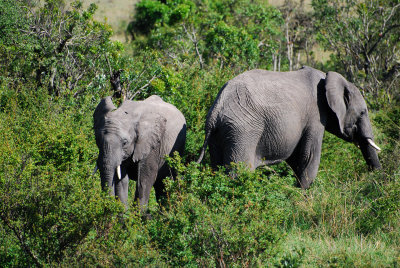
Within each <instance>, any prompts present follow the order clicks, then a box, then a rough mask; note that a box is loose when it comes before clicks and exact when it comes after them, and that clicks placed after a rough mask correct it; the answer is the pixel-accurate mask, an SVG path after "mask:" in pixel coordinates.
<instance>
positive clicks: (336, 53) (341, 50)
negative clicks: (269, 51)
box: [312, 0, 400, 101]
mask: <svg viewBox="0 0 400 268" xmlns="http://www.w3.org/2000/svg"><path fill="white" fill-rule="evenodd" d="M312 6H313V8H314V15H313V16H314V19H315V24H316V27H317V31H318V40H319V42H320V44H321V45H322V46H324V47H325V48H326V49H329V50H331V51H333V54H332V61H333V62H334V64H335V66H336V68H337V69H338V70H339V71H341V72H344V73H345V75H346V76H347V77H348V78H349V79H350V80H352V81H354V82H356V84H358V85H359V86H361V87H362V88H363V89H364V90H365V91H366V92H368V93H371V94H373V96H374V97H375V98H376V97H378V93H380V92H383V93H384V94H383V95H384V96H385V99H386V100H388V101H391V100H392V99H393V97H394V95H398V94H399V91H398V88H399V76H400V63H399V61H400V54H399V49H400V38H399V37H400V23H399V21H400V3H399V2H398V1H393V0H382V1H365V0H331V1H327V0H313V1H312ZM381 96H382V95H381Z"/></svg>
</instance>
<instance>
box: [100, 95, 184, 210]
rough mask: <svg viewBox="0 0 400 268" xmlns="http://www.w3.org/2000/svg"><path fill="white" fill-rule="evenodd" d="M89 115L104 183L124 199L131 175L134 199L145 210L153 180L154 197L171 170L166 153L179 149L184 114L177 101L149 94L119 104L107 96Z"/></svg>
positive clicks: (181, 145)
mask: <svg viewBox="0 0 400 268" xmlns="http://www.w3.org/2000/svg"><path fill="white" fill-rule="evenodd" d="M93 118H94V130H95V135H96V143H97V146H98V147H99V157H98V159H97V167H98V169H99V170H100V177H101V185H102V187H103V189H108V190H109V192H110V194H111V195H115V196H117V197H118V198H119V199H120V200H121V201H122V202H123V203H124V204H125V205H126V204H127V198H128V184H129V179H134V180H137V184H136V191H135V200H139V204H140V208H141V210H142V211H145V210H146V208H147V204H148V201H149V195H150V190H151V187H152V186H154V189H155V193H156V198H157V200H158V201H159V199H160V197H161V196H163V194H164V186H163V183H162V180H163V179H164V178H165V177H166V176H169V175H170V172H169V168H168V167H167V164H166V163H165V160H164V156H165V155H172V153H173V152H174V151H178V152H179V153H180V154H182V153H183V150H184V147H185V139H186V121H185V118H184V116H183V115H182V113H181V112H180V111H179V110H178V109H176V108H175V106H173V105H171V104H169V103H166V102H164V101H163V100H162V99H161V98H160V97H158V96H151V97H149V98H147V99H146V100H144V101H129V100H127V101H125V102H123V103H122V105H121V106H120V107H119V108H118V109H117V108H116V107H115V106H114V104H113V103H112V101H111V97H107V98H104V99H102V100H101V102H100V103H99V105H98V106H97V108H96V110H95V112H94V114H93ZM118 167H120V174H121V177H120V179H119V178H118V171H117V169H118Z"/></svg>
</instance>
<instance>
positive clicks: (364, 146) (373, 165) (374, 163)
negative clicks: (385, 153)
mask: <svg viewBox="0 0 400 268" xmlns="http://www.w3.org/2000/svg"><path fill="white" fill-rule="evenodd" d="M371 141H372V140H371ZM359 145H360V149H361V152H362V154H363V156H364V159H365V162H367V165H368V167H369V168H370V169H380V168H381V163H380V162H379V158H378V153H377V148H375V146H376V145H375V143H373V144H371V143H370V142H369V139H366V140H364V141H362V142H360V144H359ZM374 145H375V146H374ZM376 147H377V146H376ZM378 148H379V147H378Z"/></svg>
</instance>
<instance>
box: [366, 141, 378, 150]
mask: <svg viewBox="0 0 400 268" xmlns="http://www.w3.org/2000/svg"><path fill="white" fill-rule="evenodd" d="M367 141H368V143H369V144H370V145H371V146H372V147H374V148H375V150H377V151H380V150H381V148H379V147H378V145H376V144H375V142H374V141H373V140H371V139H367Z"/></svg>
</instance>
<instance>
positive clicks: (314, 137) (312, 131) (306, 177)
mask: <svg viewBox="0 0 400 268" xmlns="http://www.w3.org/2000/svg"><path fill="white" fill-rule="evenodd" d="M323 132H324V129H323V127H320V126H318V127H315V128H309V129H308V130H307V131H305V134H304V135H303V137H302V138H301V140H300V142H299V144H298V145H297V148H296V149H295V151H294V152H293V154H292V155H291V156H290V157H289V158H288V159H287V160H286V162H287V163H288V164H289V165H290V166H291V168H292V169H293V171H294V173H295V174H296V177H297V181H298V184H299V186H300V187H301V188H303V189H308V188H309V187H310V185H311V184H312V183H313V182H314V179H315V177H317V173H318V168H319V163H320V160H321V146H322V138H323Z"/></svg>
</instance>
